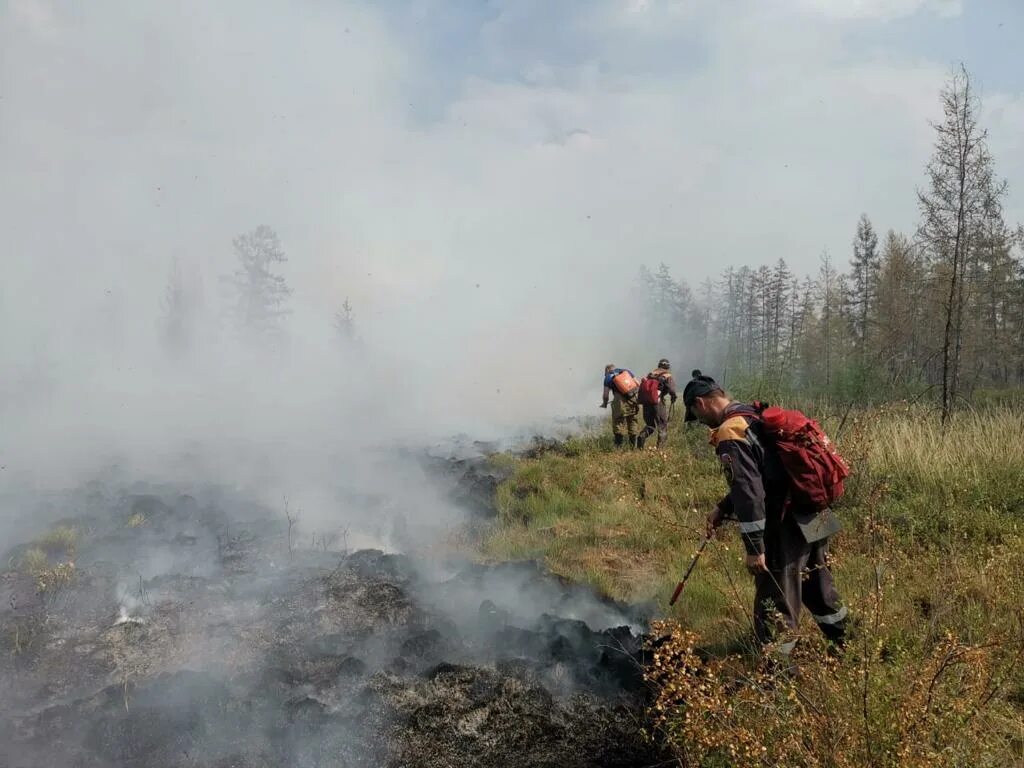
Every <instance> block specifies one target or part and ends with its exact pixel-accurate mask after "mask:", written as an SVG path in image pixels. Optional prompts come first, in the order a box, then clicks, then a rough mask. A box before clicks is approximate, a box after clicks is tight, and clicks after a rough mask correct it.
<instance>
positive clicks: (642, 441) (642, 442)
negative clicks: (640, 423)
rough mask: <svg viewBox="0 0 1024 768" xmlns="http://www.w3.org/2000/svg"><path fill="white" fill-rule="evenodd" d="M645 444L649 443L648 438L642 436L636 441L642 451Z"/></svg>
mask: <svg viewBox="0 0 1024 768" xmlns="http://www.w3.org/2000/svg"><path fill="white" fill-rule="evenodd" d="M645 442H647V438H646V437H644V436H643V435H640V436H639V437H637V439H636V447H637V448H638V449H640V450H641V451H642V450H643V449H644V443H645Z"/></svg>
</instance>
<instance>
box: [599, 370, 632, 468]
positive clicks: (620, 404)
mask: <svg viewBox="0 0 1024 768" xmlns="http://www.w3.org/2000/svg"><path fill="white" fill-rule="evenodd" d="M639 391H640V382H639V381H637V380H636V377H635V376H634V375H633V372H632V371H631V370H629V369H628V368H616V367H615V365H614V364H613V363H608V365H606V366H605V367H604V396H603V397H602V399H601V407H602V408H607V407H608V397H609V396H611V398H612V434H613V435H614V436H615V446H616V447H617V448H621V447H622V446H623V444H624V443H625V441H626V439H627V438H628V439H629V447H630V448H636V447H637V438H638V437H639V432H640V429H639V428H640V424H639V421H638V419H637V416H638V415H639V414H640V403H639V401H638V400H637V395H638V394H639Z"/></svg>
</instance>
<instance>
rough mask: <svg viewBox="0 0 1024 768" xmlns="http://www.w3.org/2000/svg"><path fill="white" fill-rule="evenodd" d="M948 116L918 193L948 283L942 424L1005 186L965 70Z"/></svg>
mask: <svg viewBox="0 0 1024 768" xmlns="http://www.w3.org/2000/svg"><path fill="white" fill-rule="evenodd" d="M940 99H941V102H942V113H943V117H942V120H941V121H940V122H937V123H933V126H932V127H933V128H934V129H935V134H936V138H935V150H934V154H933V155H932V157H931V159H930V160H929V161H928V165H927V166H926V169H925V172H926V176H927V179H928V184H927V188H926V189H924V190H919V191H918V195H917V197H918V206H919V208H920V211H921V222H920V225H919V227H918V235H919V237H920V240H921V243H922V245H923V246H924V248H925V249H926V250H927V252H928V253H929V254H930V256H931V259H932V262H933V264H934V265H936V266H937V267H938V268H940V270H941V274H942V279H943V282H944V284H945V290H944V306H943V311H944V318H943V335H942V422H943V424H945V423H946V422H947V421H948V419H949V416H950V413H951V412H952V410H953V407H954V405H955V401H956V398H957V394H958V391H959V389H960V363H961V357H962V351H963V338H964V309H965V304H966V298H967V286H966V285H965V283H966V281H967V279H968V274H969V272H970V270H972V269H973V264H972V262H973V260H974V259H975V258H976V256H977V247H978V243H979V240H980V239H981V229H982V223H983V221H984V220H985V219H986V217H990V216H992V215H993V212H994V211H998V210H999V207H1000V200H1001V198H1002V197H1003V196H1004V195H1005V193H1006V183H1005V182H1000V181H996V180H995V179H994V175H993V167H992V166H993V162H992V156H991V155H990V154H989V151H988V142H987V138H988V132H987V131H985V130H983V129H982V128H981V127H980V126H979V124H978V112H979V109H980V103H979V99H978V96H977V95H976V94H975V92H974V90H973V88H972V83H971V78H970V75H969V74H968V73H967V70H966V69H965V68H964V67H963V66H961V67H960V70H959V72H955V73H954V74H953V75H952V77H951V78H950V80H949V82H948V83H947V84H946V86H945V87H944V88H943V89H942V92H941V96H940Z"/></svg>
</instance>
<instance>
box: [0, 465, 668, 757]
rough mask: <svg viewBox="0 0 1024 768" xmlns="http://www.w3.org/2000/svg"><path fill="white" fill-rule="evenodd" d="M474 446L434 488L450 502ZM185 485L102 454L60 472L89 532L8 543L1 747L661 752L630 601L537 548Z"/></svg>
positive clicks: (371, 500) (205, 753) (193, 751)
mask: <svg viewBox="0 0 1024 768" xmlns="http://www.w3.org/2000/svg"><path fill="white" fill-rule="evenodd" d="M466 462H467V458H466V457H465V456H463V457H462V458H460V459H458V464H459V467H460V468H459V469H458V470H456V471H453V472H449V473H448V474H447V476H446V477H444V478H443V479H442V480H441V481H440V482H434V483H431V484H425V485H423V486H421V492H420V500H421V501H426V500H427V497H430V496H431V494H433V503H434V504H435V505H437V506H438V507H440V506H443V505H445V504H450V503H451V502H450V499H451V496H452V494H451V492H452V491H458V490H459V486H460V484H462V483H464V481H465V479H466V477H467V476H468V473H467V471H466V467H467V464H466ZM469 466H472V465H469ZM483 471H486V470H483ZM473 482H476V480H475V479H474V480H473ZM190 490H191V491H192V492H191V493H182V491H181V487H180V486H176V485H174V484H164V485H162V486H154V485H151V484H145V483H141V482H126V481H123V480H117V479H116V478H113V477H108V478H105V479H102V480H95V481H93V482H91V483H88V484H87V485H85V486H83V487H80V488H77V489H74V490H72V491H69V492H66V493H63V494H54V495H51V497H50V498H49V500H48V505H49V506H50V507H51V508H60V509H63V510H65V511H68V510H74V512H73V513H70V514H66V515H65V516H64V518H63V519H61V520H57V521H54V522H55V523H56V524H58V525H59V526H60V527H58V528H51V530H61V531H65V532H67V531H73V532H74V533H73V534H69V533H65V534H64V535H62V536H53V535H50V536H46V535H44V536H40V537H37V538H36V540H35V541H34V542H31V543H25V544H23V545H19V546H15V547H13V548H12V549H11V551H10V552H8V553H7V557H8V562H9V563H10V564H11V565H12V566H14V567H11V568H9V569H7V570H5V571H4V572H3V574H2V580H3V586H4V592H5V601H4V604H3V606H2V607H0V623H2V625H3V627H2V628H3V634H2V637H3V645H4V651H5V653H4V654H3V655H2V657H0V675H2V677H3V681H4V684H5V690H6V691H7V692H8V693H7V694H6V695H5V697H4V699H3V702H2V704H0V710H2V714H3V725H2V726H0V728H2V730H3V733H2V734H0V735H2V736H3V739H2V741H3V744H4V748H3V752H2V757H3V760H4V761H5V762H4V764H5V765H11V766H21V765H36V764H40V763H47V764H53V765H110V766H119V765H140V766H141V765H161V766H166V765H181V766H186V765H189V766H191V765H195V766H200V765H201V766H207V765H209V766H214V765H216V766H223V765H232V766H257V765H280V764H289V765H302V766H306V765H308V766H343V765H378V764H396V765H400V764H416V765H451V764H453V763H454V764H481V765H644V764H649V763H650V762H652V761H653V760H654V759H655V758H656V757H657V755H656V754H655V752H656V750H654V748H653V747H651V746H650V745H649V744H646V743H644V742H643V741H642V740H641V739H640V737H639V731H638V727H637V717H638V711H639V710H638V707H639V705H640V703H641V701H642V698H643V688H642V675H641V669H642V664H643V660H644V656H643V652H642V650H641V647H640V639H639V637H638V635H637V634H636V632H635V630H636V629H637V628H638V626H640V625H642V623H643V617H641V616H639V615H637V614H636V613H635V612H633V611H632V610H631V609H629V608H627V607H626V606H621V605H616V604H613V603H610V602H607V601H604V600H601V599H598V598H597V597H595V596H594V595H593V594H592V593H590V592H589V591H588V590H586V589H582V588H578V587H572V586H570V585H567V584H564V583H562V582H560V581H558V580H557V579H554V578H552V577H550V576H548V575H546V574H544V573H543V572H542V571H540V570H538V569H537V568H536V566H532V565H524V564H519V565H516V564H508V565H503V566H490V567H488V566H474V565H470V564H467V563H466V562H464V561H460V560H459V559H458V558H455V557H451V556H441V555H437V554H435V555H434V556H432V557H431V556H430V555H429V554H426V553H422V552H421V553H420V554H419V555H417V556H416V557H408V556H405V555H402V554H397V553H391V554H386V553H384V552H382V551H380V550H357V551H351V549H349V548H348V547H347V546H346V540H345V536H347V532H346V534H344V535H343V536H341V537H340V538H333V537H330V536H326V535H323V536H322V537H321V538H319V539H318V538H316V537H315V536H313V537H308V529H306V530H303V529H300V528H298V527H295V528H293V527H292V526H290V525H289V521H288V520H287V519H282V515H281V510H280V509H270V508H266V507H264V506H262V505H261V504H259V503H258V502H254V501H252V500H250V499H247V498H245V497H244V495H242V494H241V493H240V492H239V491H238V490H236V489H232V488H218V487H211V486H206V487H200V488H191V489H190ZM394 501H395V499H392V498H389V497H388V495H387V492H386V491H384V492H378V493H377V494H376V496H375V497H368V498H353V499H352V500H351V502H350V503H354V504H356V505H358V506H359V507H360V509H362V510H363V512H364V514H368V515H376V514H378V512H382V511H384V509H385V506H384V505H386V504H387V503H393V502H394ZM375 505H376V508H375ZM385 516H386V514H385ZM307 537H308V540H307ZM397 537H398V539H399V540H400V539H401V534H400V533H399V534H397ZM33 550H35V551H40V552H43V553H44V554H45V557H44V558H43V561H42V562H37V561H35V560H32V561H30V560H29V557H30V555H29V553H30V552H32V551H33ZM70 563H73V567H72V570H71V572H70V574H69V573H68V572H67V570H66V568H67V567H68V565H69V564H70Z"/></svg>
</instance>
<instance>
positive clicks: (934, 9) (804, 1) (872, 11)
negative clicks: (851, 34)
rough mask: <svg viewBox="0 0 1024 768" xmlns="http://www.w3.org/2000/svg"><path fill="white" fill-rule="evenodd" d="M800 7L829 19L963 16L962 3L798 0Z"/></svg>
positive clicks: (952, 0) (947, 0) (941, 0)
mask: <svg viewBox="0 0 1024 768" xmlns="http://www.w3.org/2000/svg"><path fill="white" fill-rule="evenodd" d="M798 3H799V4H800V6H802V7H803V8H805V9H807V10H809V11H813V12H815V13H820V14H822V15H823V16H826V17H828V18H831V19H840V20H850V19H858V20H868V19H872V20H878V21H892V20H894V19H901V18H905V17H907V16H913V15H914V14H915V13H920V12H922V11H926V12H931V13H934V14H936V15H938V16H941V17H943V18H950V17H955V16H959V15H961V14H962V13H963V3H962V0H798Z"/></svg>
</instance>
